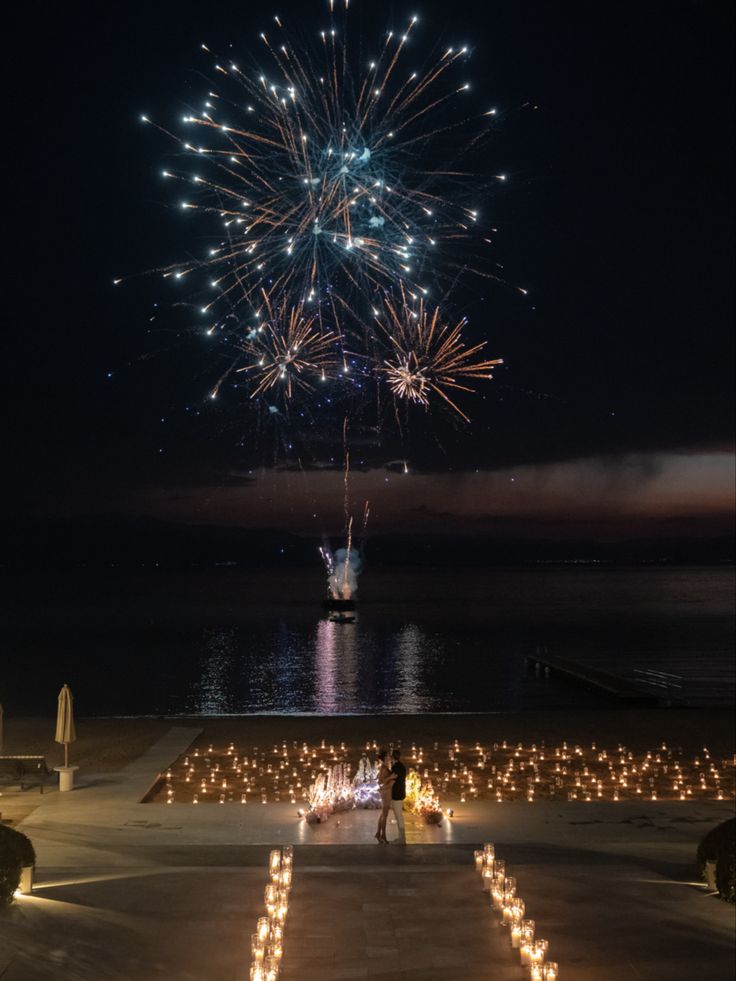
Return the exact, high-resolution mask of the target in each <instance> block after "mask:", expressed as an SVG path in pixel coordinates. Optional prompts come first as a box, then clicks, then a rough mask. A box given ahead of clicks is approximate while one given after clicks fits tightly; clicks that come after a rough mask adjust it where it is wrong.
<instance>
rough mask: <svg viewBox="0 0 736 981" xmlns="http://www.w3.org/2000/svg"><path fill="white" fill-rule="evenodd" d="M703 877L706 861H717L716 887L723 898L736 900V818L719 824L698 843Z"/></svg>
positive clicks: (728, 900) (698, 858)
mask: <svg viewBox="0 0 736 981" xmlns="http://www.w3.org/2000/svg"><path fill="white" fill-rule="evenodd" d="M695 861H696V863H697V866H698V872H699V874H700V878H701V879H705V863H706V862H715V863H716V888H717V889H718V895H719V896H720V897H721V899H725V901H726V902H728V903H734V902H736V818H731V819H730V820H729V821H724V822H723V824H719V825H717V826H716V827H715V828H713V829H712V830H711V831H709V832H708V834H707V835H706V836H705V837H704V838H703V840H702V841H701V842H700V844H699V845H698V851H697V853H696V856H695Z"/></svg>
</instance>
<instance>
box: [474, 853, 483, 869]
mask: <svg viewBox="0 0 736 981" xmlns="http://www.w3.org/2000/svg"><path fill="white" fill-rule="evenodd" d="M473 858H474V859H475V870H476V872H482V871H483V852H482V850H481V849H480V848H476V850H475V851H474V852H473Z"/></svg>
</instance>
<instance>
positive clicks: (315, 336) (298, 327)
mask: <svg viewBox="0 0 736 981" xmlns="http://www.w3.org/2000/svg"><path fill="white" fill-rule="evenodd" d="M264 299H265V305H266V310H267V311H268V319H267V321H266V322H265V323H264V324H262V325H260V326H259V327H258V328H257V329H253V330H251V331H250V332H249V335H248V339H246V341H245V342H244V343H243V345H242V349H243V351H244V353H245V354H246V355H247V356H248V357H249V358H250V359H252V360H251V361H250V363H249V364H246V365H243V366H242V367H241V368H238V369H237V371H238V372H247V373H248V374H249V375H250V377H251V378H253V379H254V382H255V386H254V388H253V391H252V392H251V395H250V397H251V398H256V397H257V396H259V395H263V394H264V393H265V392H267V391H268V390H269V389H273V388H276V389H278V390H279V392H280V393H281V394H282V395H283V397H284V398H285V399H291V398H292V396H293V395H294V393H295V392H296V391H297V390H301V391H304V392H311V391H313V389H314V387H315V384H316V383H319V382H325V381H327V379H328V378H332V377H334V375H335V374H336V372H337V368H338V365H339V364H340V363H341V362H340V360H339V357H338V352H337V347H336V344H337V342H338V340H339V337H338V335H337V334H336V333H335V332H333V331H329V330H327V331H325V330H322V329H321V328H320V325H319V322H318V318H317V317H316V316H307V315H306V314H305V313H304V308H303V305H302V304H297V305H295V306H289V305H288V304H287V302H286V301H284V302H283V303H282V304H281V306H280V307H278V308H276V309H274V308H273V307H272V305H271V303H270V301H269V299H268V297H267V296H266V297H264Z"/></svg>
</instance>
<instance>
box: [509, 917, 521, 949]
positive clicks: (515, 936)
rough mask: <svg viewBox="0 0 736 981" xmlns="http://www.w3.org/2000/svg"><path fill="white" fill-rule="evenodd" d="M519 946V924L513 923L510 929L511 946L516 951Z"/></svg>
mask: <svg viewBox="0 0 736 981" xmlns="http://www.w3.org/2000/svg"><path fill="white" fill-rule="evenodd" d="M520 944H521V923H514V924H513V925H512V927H511V946H512V947H513V948H514V950H518V948H519V945H520Z"/></svg>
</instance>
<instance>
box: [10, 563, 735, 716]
mask: <svg viewBox="0 0 736 981" xmlns="http://www.w3.org/2000/svg"><path fill="white" fill-rule="evenodd" d="M733 580H734V573H733V570H732V569H730V568H616V569H613V568H601V567H588V566H586V567H563V568H557V567H555V568H552V567H549V568H529V569H492V570H466V569H458V570H448V569H441V570H439V569H423V570H414V571H410V570H401V571H396V570H391V571H387V570H381V569H371V568H368V569H367V570H366V571H365V572H364V574H363V576H362V578H361V583H360V590H359V594H358V601H359V603H358V609H357V616H356V621H355V623H353V624H336V623H332V622H330V621H329V619H328V618H327V616H326V614H325V613H324V611H323V610H322V607H321V599H322V596H323V589H324V583H323V580H322V577H321V572H320V570H319V569H315V570H314V572H312V571H304V570H297V571H288V570H287V571H285V572H283V573H279V572H274V571H268V572H267V573H264V574H263V575H258V574H256V573H252V572H243V571H240V570H237V569H214V570H209V571H208V570H205V571H195V572H187V573H172V572H171V571H164V570H154V569H150V570H145V569H144V570H141V571H140V572H129V571H125V572H121V571H117V570H108V571H102V572H97V573H94V574H92V573H79V572H76V571H75V572H71V573H69V574H68V575H63V574H59V573H54V574H53V575H52V574H49V575H48V576H38V575H29V574H23V575H20V576H13V577H9V576H5V577H4V579H3V596H4V601H5V602H4V604H3V606H4V614H3V618H2V624H1V625H0V638H1V645H2V646H1V652H2V653H1V661H0V703H3V704H4V705H5V709H6V712H13V713H14V714H22V713H23V714H24V713H44V714H51V713H53V711H54V710H55V697H56V693H57V691H58V689H59V687H60V685H61V684H62V683H63V682H68V683H69V684H70V685H71V686H72V690H73V691H74V694H75V704H76V708H77V711H78V712H79V713H80V714H84V715H139V714H173V713H176V714H180V713H181V714H227V713H248V712H283V713H300V712H315V713H327V714H329V713H353V712H355V713H360V712H406V713H413V712H471V711H472V712H492V711H499V710H515V709H525V708H541V707H559V708H565V707H584V706H585V707H590V706H594V705H597V704H600V705H606V704H608V705H610V704H612V703H611V702H610V701H608V699H607V696H604V695H603V694H596V693H594V692H590V691H588V690H585V689H583V688H580V687H577V686H575V685H573V684H570V683H569V682H566V681H564V680H561V679H555V678H553V679H551V680H545V679H544V678H543V677H537V676H535V674H534V673H533V672H530V671H529V670H528V668H527V665H526V660H525V656H526V654H528V653H532V652H533V651H534V650H535V649H536V648H537V647H538V646H543V647H546V648H547V649H548V651H549V652H550V654H555V655H557V656H560V657H566V658H572V659H575V660H579V661H581V662H583V663H586V664H589V665H594V666H596V667H599V668H601V669H604V670H607V671H610V672H612V673H616V674H619V675H622V676H626V677H631V676H632V675H633V674H634V671H635V670H636V669H639V670H642V669H658V670H663V671H667V672H670V673H672V674H675V675H677V676H678V677H680V678H682V684H683V692H684V693H685V695H686V697H687V698H688V699H689V700H690V701H691V702H693V703H694V704H708V703H713V704H715V703H724V702H725V703H728V702H733V701H734V687H735V672H734V663H733V658H732V655H731V650H732V647H733V632H734V630H733V628H734V622H733V585H734V582H733Z"/></svg>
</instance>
